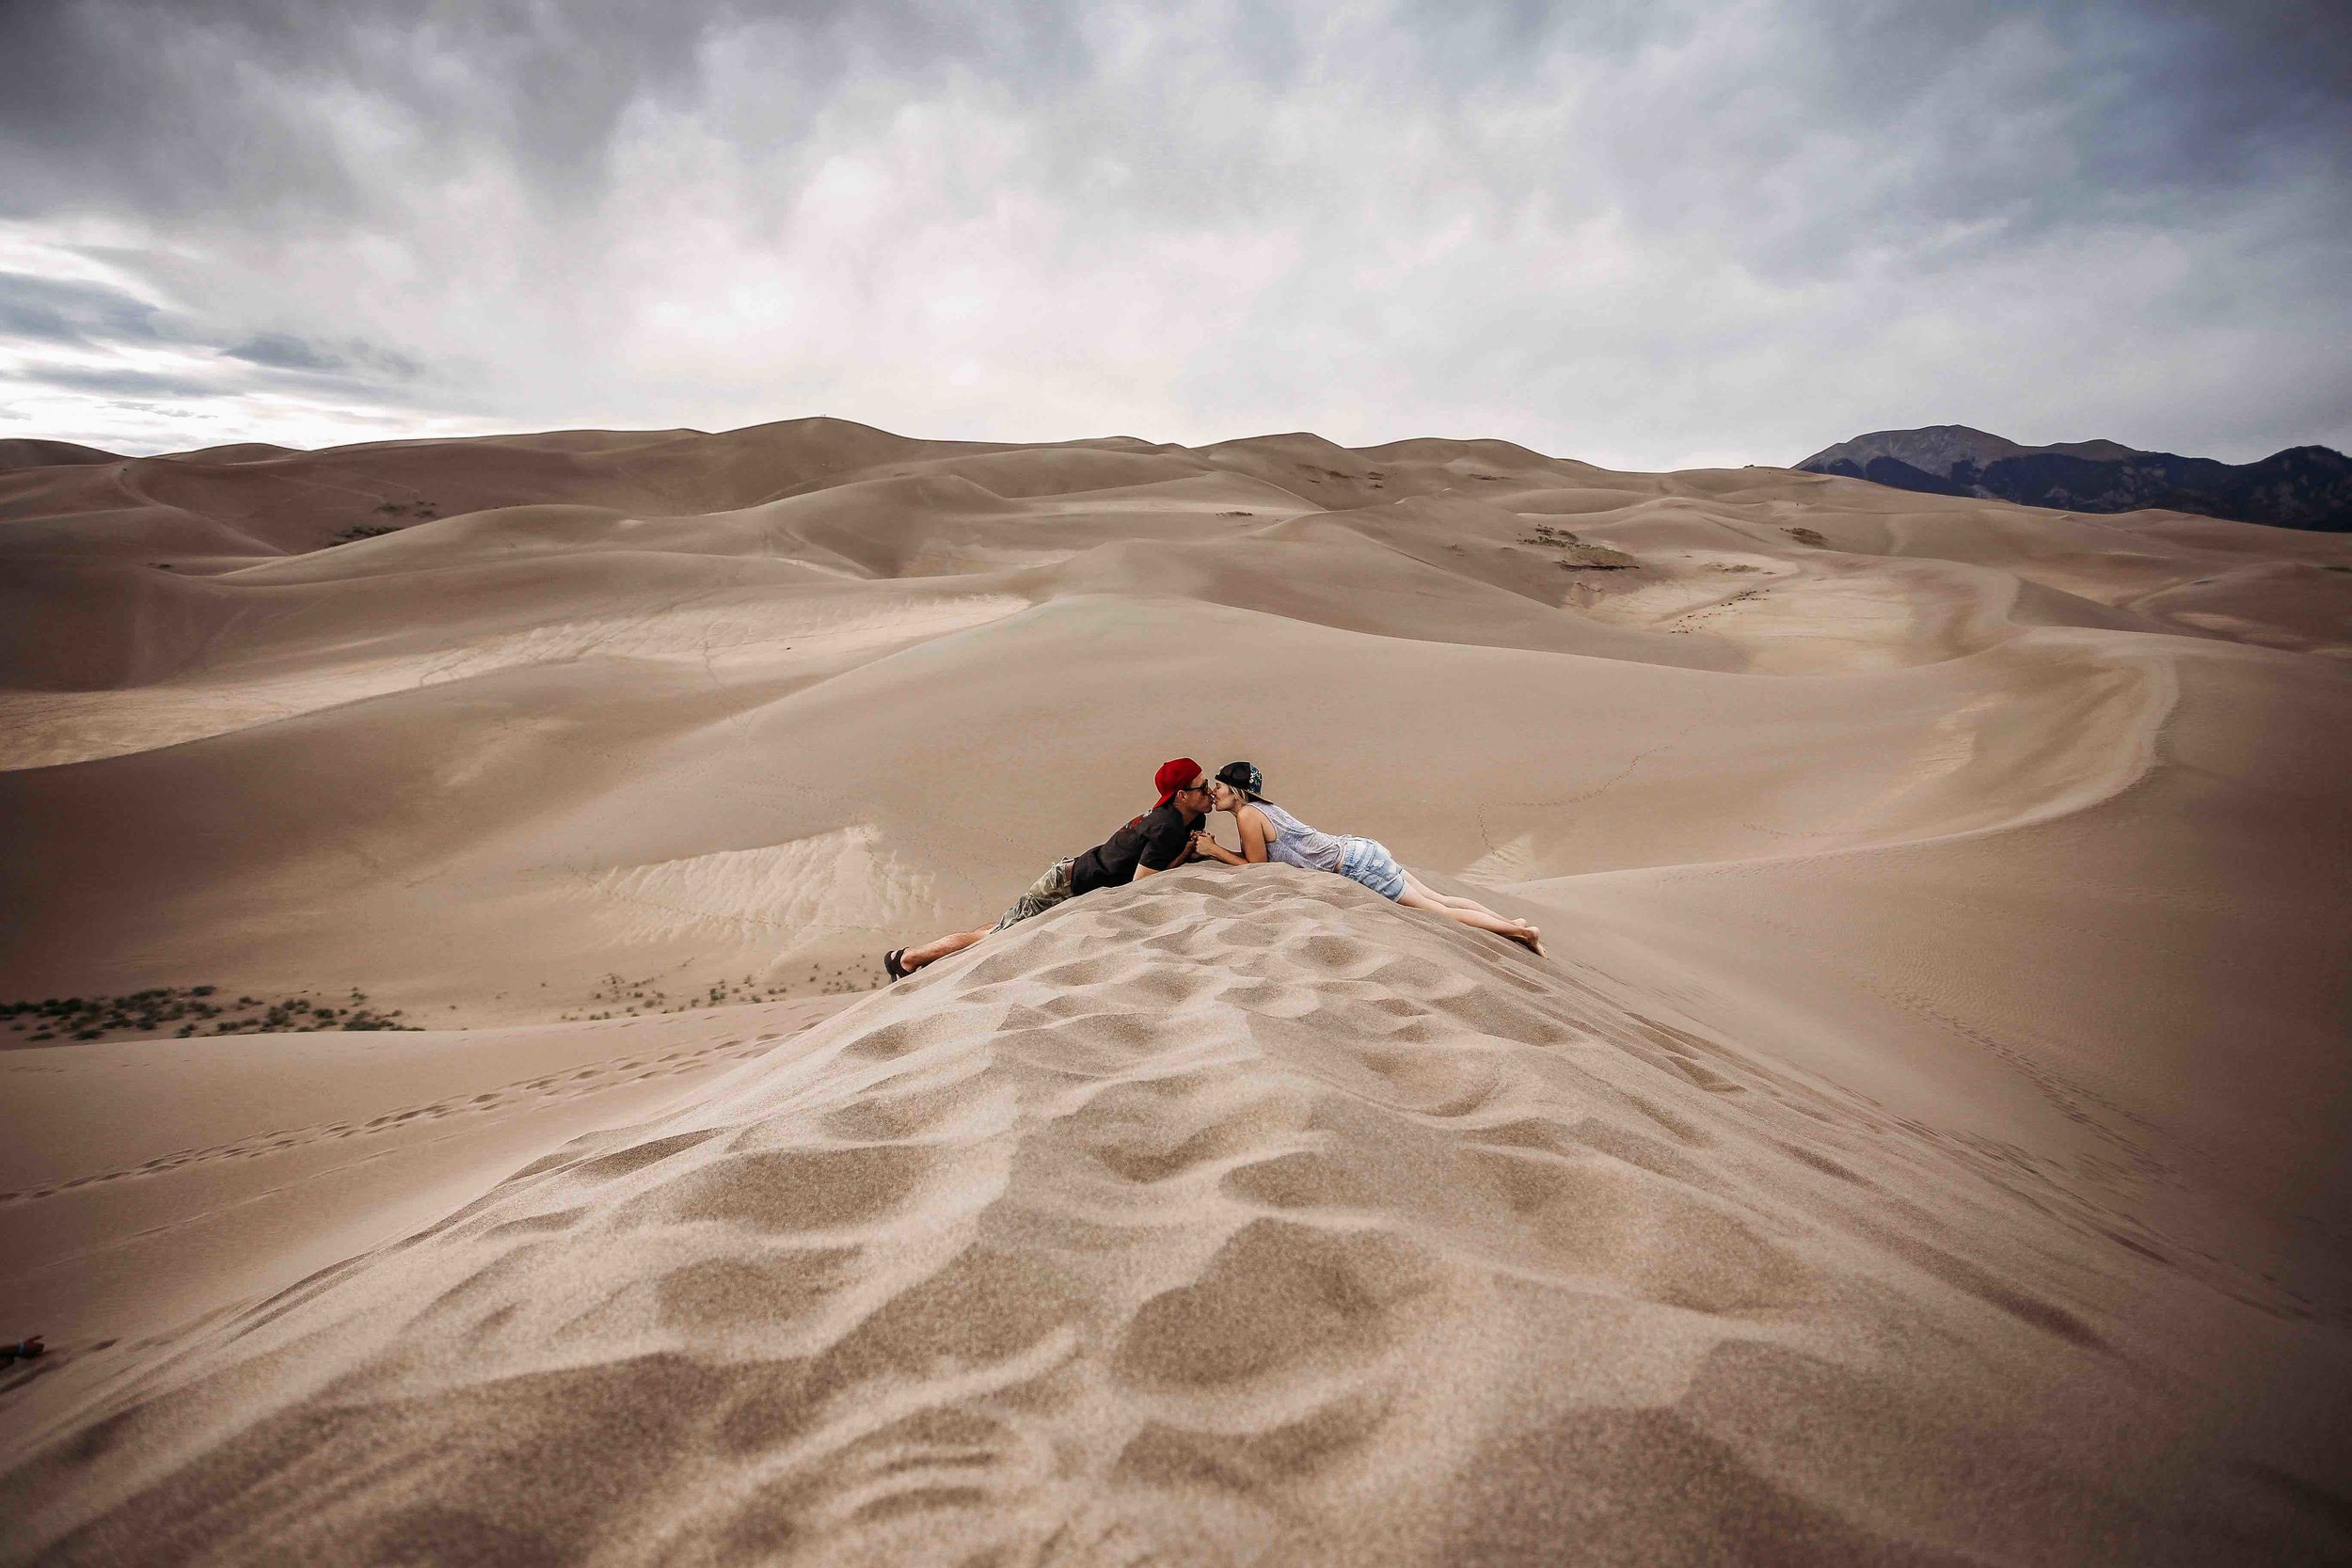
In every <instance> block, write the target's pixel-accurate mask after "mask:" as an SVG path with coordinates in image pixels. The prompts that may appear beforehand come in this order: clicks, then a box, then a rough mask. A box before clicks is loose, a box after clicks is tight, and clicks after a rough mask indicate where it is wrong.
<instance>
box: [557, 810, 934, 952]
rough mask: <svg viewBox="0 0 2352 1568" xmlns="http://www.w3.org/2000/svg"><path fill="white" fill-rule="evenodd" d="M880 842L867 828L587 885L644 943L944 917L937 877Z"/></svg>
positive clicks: (662, 865)
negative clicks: (935, 890)
mask: <svg viewBox="0 0 2352 1568" xmlns="http://www.w3.org/2000/svg"><path fill="white" fill-rule="evenodd" d="M879 836H880V835H879V834H877V833H876V832H875V831H874V830H873V829H872V828H871V827H859V828H852V829H849V830H846V831H844V832H835V833H826V834H823V835H821V836H819V837H817V838H811V839H802V840H799V841H798V842H795V843H792V844H778V845H771V846H769V847H763V848H758V849H722V850H720V851H718V852H717V853H715V854H708V855H695V856H691V857H690V858H688V859H685V860H675V861H661V862H658V863H654V864H651V865H631V866H620V867H616V868H614V869H612V870H611V871H607V872H604V873H602V874H601V875H599V876H597V877H596V878H595V879H593V880H591V881H589V882H588V883H587V884H586V886H587V888H588V889H589V890H590V891H591V892H592V893H593V895H595V897H596V898H597V899H599V900H604V901H608V902H610V903H611V904H612V905H613V906H615V908H616V911H618V912H619V913H620V914H621V916H622V918H623V921H624V924H625V926H626V927H627V933H626V934H627V935H634V936H638V937H641V938H642V937H644V936H646V935H651V934H655V933H660V934H664V935H667V934H672V933H674V932H675V931H677V930H678V929H680V928H691V927H696V926H700V925H705V924H708V925H716V926H734V927H743V926H749V927H755V929H757V930H758V931H761V932H765V933H768V934H769V935H770V936H771V938H772V939H773V940H777V941H780V942H792V941H796V940H803V941H804V940H806V939H807V938H808V937H809V936H811V935H813V934H818V933H827V934H830V933H832V932H837V931H858V932H872V933H882V932H887V931H890V930H894V929H897V928H899V927H903V926H904V925H906V924H907V923H908V922H909V920H910V919H911V918H925V919H936V918H938V916H937V913H936V910H937V903H936V900H935V899H934V898H933V896H932V895H931V892H930V879H929V878H927V877H925V876H924V875H923V874H922V873H921V872H920V871H919V870H916V869H914V868H912V867H909V866H908V865H906V864H905V863H902V862H900V861H899V860H898V858H897V857H895V856H893V855H891V854H890V853H889V852H888V851H886V850H882V849H880V848H879V847H878V843H877V841H878V839H879Z"/></svg>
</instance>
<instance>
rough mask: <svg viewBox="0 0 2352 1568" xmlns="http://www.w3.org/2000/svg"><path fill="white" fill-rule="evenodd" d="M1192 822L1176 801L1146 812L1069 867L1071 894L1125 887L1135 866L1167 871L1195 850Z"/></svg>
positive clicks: (1132, 879) (1134, 870) (1133, 876)
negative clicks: (1192, 847) (1141, 865)
mask: <svg viewBox="0 0 2352 1568" xmlns="http://www.w3.org/2000/svg"><path fill="white" fill-rule="evenodd" d="M1196 825H1197V824H1195V822H1194V821H1193V820H1192V818H1190V817H1188V816H1185V815H1184V812H1183V811H1182V810H1181V809H1179V808H1178V806H1177V804H1176V802H1175V801H1173V800H1170V801H1169V802H1168V804H1166V805H1164V806H1161V807H1159V808H1158V809H1156V810H1154V811H1151V812H1147V813H1146V814H1144V815H1143V816H1138V817H1136V819H1135V820H1134V821H1133V822H1130V823H1128V824H1127V825H1126V826H1125V827H1123V828H1121V829H1120V830H1119V832H1115V833H1113V834H1111V836H1110V837H1108V838H1106V839H1104V841H1103V842H1102V843H1100V844H1098V845H1096V846H1095V847H1093V848H1091V849H1089V850H1088V851H1087V852H1086V853H1085V854H1083V855H1080V856H1079V857H1078V858H1077V859H1076V860H1075V861H1073V862H1072V863H1071V866H1070V891H1071V892H1072V893H1092V892H1093V891H1094V890H1095V889H1096V888H1098V887H1124V886H1126V885H1127V884H1128V883H1129V882H1132V881H1134V880H1135V879H1136V862H1138V861H1140V862H1142V863H1144V864H1145V865H1148V866H1150V867H1151V868H1152V870H1154V871H1166V870H1167V869H1168V867H1169V866H1171V865H1174V864H1175V863H1177V862H1178V861H1180V860H1183V859H1184V851H1185V850H1186V849H1187V848H1190V847H1191V846H1192V830H1193V828H1194V827H1195V826H1196Z"/></svg>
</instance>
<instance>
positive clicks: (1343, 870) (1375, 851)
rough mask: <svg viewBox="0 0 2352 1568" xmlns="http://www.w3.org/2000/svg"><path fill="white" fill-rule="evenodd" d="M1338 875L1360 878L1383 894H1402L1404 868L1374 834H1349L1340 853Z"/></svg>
mask: <svg viewBox="0 0 2352 1568" xmlns="http://www.w3.org/2000/svg"><path fill="white" fill-rule="evenodd" d="M1340 875H1341V876H1343V877H1345V878H1346V879H1348V880H1349V881H1352V882H1361V883H1363V884H1364V886H1366V887H1368V888H1370V889H1372V891H1373V892H1375V893H1376V894H1378V895H1380V896H1381V897H1383V898H1402V897H1404V896H1405V868H1404V867H1403V866H1401V865H1399V864H1397V863H1396V857H1395V856H1394V855H1391V854H1390V853H1389V847H1388V846H1387V845H1385V844H1383V843H1381V842H1380V841H1379V840H1378V839H1376V838H1351V839H1349V840H1348V841H1347V848H1346V849H1345V850H1344V851H1343V853H1342V854H1341V856H1340Z"/></svg>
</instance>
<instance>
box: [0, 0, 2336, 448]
mask: <svg viewBox="0 0 2352 1568" xmlns="http://www.w3.org/2000/svg"><path fill="white" fill-rule="evenodd" d="M2347 148H2352V9H2348V8H2346V7H2345V6H2344V5H2343V4H2342V3H2341V0H2315V3H2311V4H2269V3H2265V0H2237V3H2234V4H2214V5H2210V6H2194V5H2170V4H2159V3H2154V0H2138V3H2127V4H2098V3H2090V4H2066V5H2052V6H2047V7H2027V6H2003V5H1974V4H1969V3H1966V0H1916V3H1910V4H1883V5H1871V4H1836V3H1827V0H1734V3H1712V0H1705V3H1698V4H1678V3H1675V0H1603V3H1595V4H1581V5H1557V6H1545V5H1538V4H1525V3H1521V4H1505V5H1495V6H1486V7H1481V6H1479V5H1476V4H1472V3H1469V0H1422V3H1419V4H1411V3H1401V4H1394V5H1374V4H1331V5H1285V4H1281V3H1279V0H1236V3H1232V4H1211V5H1186V4H1184V3H1183V0H1153V3H1151V4H1144V5H1135V6H1127V5H1094V4H1056V3H1052V0H1047V3H1039V0H1024V3H1020V4H1011V5H1004V6H998V7H990V6H987V5H984V4H965V3H958V0H938V3H932V0H901V3H897V4H886V5H870V6H869V5H858V4H853V3H838V4H836V3H826V0H814V3H808V4H767V3H763V0H741V3H729V0H665V3H663V4H660V5H646V4H638V3H635V0H627V3H624V0H586V3H579V0H576V3H567V4H556V3H554V0H540V3H531V0H453V3H450V4H438V5H416V4H395V3H391V0H334V3H332V4H326V3H319V0H217V3H214V0H148V3H139V0H86V3H79V4H62V3H49V0H0V437H5V436H54V437H61V438H64V439H70V440H77V441H85V442H89V443H92V444H95V445H99V446H103V447H107V448H110V449H113V450H117V451H164V450H176V449H184V448H188V447H195V446H202V445H209V444H213V443H217V442H226V441H236V440H273V441H280V442H284V443H286V444H289V445H295V446H320V445H327V444H332V443H335V442H340V441H350V440H365V439H373V438H377V437H381V436H410V435H430V434H437V433H458V432H482V431H495V430H526V429H545V428H552V427H560V426H578V425H596V426H623V427H655V428H660V427H671V426H680V425H689V426H694V427H698V428H701V429H706V430H717V429H724V428H728V427H732V426H736V425H742V424H751V423H756V422H759V421H763V420H774V419H787V418H793V417H798V416H801V415H806V414H831V415H835V416H839V417H842V418H847V419H852V420H863V421H865V422H867V423H870V424H876V425H881V426H883V427H884V428H887V429H890V430H895V431H899V432H902V433H905V434H909V435H915V436H963V437H976V438H994V439H1007V440H1046V439H1056V438H1070V437H1076V436H1099V435H1133V436H1145V437H1148V438H1151V439H1153V440H1168V441H1182V442H1185V443H1188V444H1200V443H1203V442H1207V441H1213V440H1217V439H1222V438H1225V437H1229V436H1242V435H1253V434H1261V433H1265V432H1271V431H1284V430H1298V429H1308V430H1313V431H1316V432H1319V433H1321V434H1323V435H1325V436H1330V437H1332V438H1333V439H1336V440H1339V441H1343V442H1345V443H1348V444H1351V445H1361V444H1366V443H1372V442H1378V441H1386V440H1393V439H1397V438H1400V437H1403V436H1501V437H1505V438H1508V439H1511V440H1516V441H1519V442H1523V443H1525V444H1527V445H1529V446H1532V447H1534V448H1537V449H1539V450H1542V451H1549V452H1553V453H1558V454H1561V455H1567V456H1576V457H1582V458H1587V459H1591V460H1594V461H1597V462H1603V463H1608V464H1611V465H1613V466H1617V467H1645V468H1655V467H1688V466H1692V465H1698V464H1707V463H1740V462H1752V461H1753V462H1774V463H1785V462H1793V461H1795V460H1797V459H1798V458H1801V457H1803V456H1804V455H1806V454H1807V453H1809V452H1811V451H1814V450H1816V449H1818V448H1820V447H1822V446H1825V445H1827V444H1829V443H1831V442H1833V441H1836V440H1840V439H1843V438H1845V437H1848V436H1854V435H1856V434H1859V433H1861V432H1863V431H1866V430H1874V429H1884V428H1890V427H1901V426H1909V425H1915V424H1926V423H1944V422H1956V423H1964V424H1974V425H1978V426H1980V427H1983V428H1986V429H1990V430H1993V431H1996V432H1998V433H2000V434H2002V435H2006V436H2012V437H2014V438H2016V439H2020V440H2025V441H2029V442H2043V441H2059V440H2077V439H2084V438H2089V437H2092V436H2105V437H2109V438H2113V439H2117V440H2122V441H2124V442H2127V443H2130V444H2132V445H2135V446H2145V447H2156V448H2163V449H2168V450H2171V451H2186V452H2191V453H2197V454H2201V455H2212V456H2218V457H2225V458H2229V459H2233V460H2237V461H2244V460H2248V459H2250V458H2253V457H2257V456H2261V455H2263V454H2265V453H2266V452H2269V451H2274V450H2276V449H2278V448H2280V447H2283V446H2290V445H2297V444H2301V443H2305V442H2312V441H2317V442H2323V443H2326V444H2328V445H2331V446H2335V447H2339V448H2352V355H2348V354H2347V353H2346V351H2345V350H2346V344H2347V343H2352V263H2347V261H2346V256H2347V240H2352V172H2347V166H2348V164H2352V160H2347V156H2346V150H2347Z"/></svg>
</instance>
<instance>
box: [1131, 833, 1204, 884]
mask: <svg viewBox="0 0 2352 1568" xmlns="http://www.w3.org/2000/svg"><path fill="white" fill-rule="evenodd" d="M1154 847H1155V846H1152V845H1149V844H1147V845H1145V846H1144V847H1143V853H1142V854H1141V855H1140V856H1138V857H1137V858H1136V881H1138V882H1139V881H1141V880H1143V879H1145V878H1146V877H1156V876H1157V875H1159V874H1160V873H1161V872H1163V871H1173V870H1175V869H1176V868H1177V867H1178V866H1180V865H1182V864H1184V863H1185V862H1186V861H1188V860H1190V859H1192V858H1193V855H1192V831H1191V830H1190V829H1189V828H1187V829H1186V830H1185V831H1184V844H1183V846H1182V847H1179V848H1178V849H1177V851H1176V858H1175V859H1174V860H1171V861H1169V862H1168V863H1167V864H1166V865H1153V864H1152V849H1153V848H1154Z"/></svg>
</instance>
